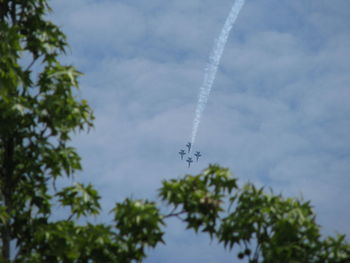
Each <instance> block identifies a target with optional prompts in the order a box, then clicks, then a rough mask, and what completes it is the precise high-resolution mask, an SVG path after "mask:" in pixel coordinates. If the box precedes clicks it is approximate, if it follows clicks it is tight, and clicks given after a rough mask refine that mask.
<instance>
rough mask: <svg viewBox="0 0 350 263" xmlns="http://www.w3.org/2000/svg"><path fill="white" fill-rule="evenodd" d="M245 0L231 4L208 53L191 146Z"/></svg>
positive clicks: (237, 0)
mask: <svg viewBox="0 0 350 263" xmlns="http://www.w3.org/2000/svg"><path fill="white" fill-rule="evenodd" d="M244 2H245V0H236V1H235V3H234V4H233V6H232V9H231V11H230V14H229V15H228V17H227V19H226V22H225V25H224V27H223V28H222V30H221V33H220V36H219V38H218V39H216V40H215V43H214V47H213V49H212V51H211V53H210V56H209V61H208V63H207V66H206V67H205V74H204V80H203V83H202V86H201V87H200V91H199V97H198V104H197V108H196V112H195V116H194V120H193V128H192V137H191V145H192V147H193V145H194V142H195V140H196V136H197V132H198V126H199V123H200V122H201V117H202V113H203V111H204V108H205V105H206V104H207V102H208V98H209V94H210V91H211V88H212V86H213V83H214V80H215V76H216V72H217V71H218V66H219V63H220V59H221V56H222V53H223V52H224V48H225V45H226V42H227V38H228V36H229V34H230V31H231V29H232V26H233V24H234V23H235V21H236V19H237V17H238V14H239V12H240V11H241V9H242V7H243V5H244Z"/></svg>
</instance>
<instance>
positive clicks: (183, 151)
mask: <svg viewBox="0 0 350 263" xmlns="http://www.w3.org/2000/svg"><path fill="white" fill-rule="evenodd" d="M179 154H180V155H181V160H183V158H184V155H185V154H186V153H185V150H181V151H179Z"/></svg>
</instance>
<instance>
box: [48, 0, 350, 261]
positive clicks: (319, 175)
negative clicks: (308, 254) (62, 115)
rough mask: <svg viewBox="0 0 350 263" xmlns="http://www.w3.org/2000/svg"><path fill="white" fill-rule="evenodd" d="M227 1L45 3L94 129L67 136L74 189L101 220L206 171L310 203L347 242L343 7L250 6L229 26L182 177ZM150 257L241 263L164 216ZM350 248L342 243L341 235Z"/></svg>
mask: <svg viewBox="0 0 350 263" xmlns="http://www.w3.org/2000/svg"><path fill="white" fill-rule="evenodd" d="M233 2H234V1H233V0H220V1H209V0H168V1H163V0H138V1H136V0H128V1H126V0H119V1H117V0H99V1H93V0H75V1H71V0H60V1H58V0H53V1H51V6H52V7H53V10H54V13H53V14H52V15H51V17H50V18H51V19H52V20H53V21H54V22H55V23H56V24H58V25H60V26H61V28H62V30H63V31H64V32H65V33H66V34H67V36H68V41H69V43H70V51H69V52H68V54H67V56H66V57H65V58H64V61H65V62H66V63H69V64H73V65H75V66H76V67H77V68H78V69H79V70H80V71H82V72H83V73H84V76H83V77H81V79H80V86H81V92H80V96H81V97H82V98H84V99H87V100H88V101H89V103H90V105H91V107H92V108H93V110H94V113H95V116H96V121H95V128H94V129H92V130H91V131H90V132H89V133H82V134H78V135H77V136H75V138H74V141H73V144H74V146H76V147H77V149H78V152H79V153H80V155H81V156H82V158H83V162H82V163H83V167H84V170H83V172H81V173H79V174H78V175H77V176H76V179H75V180H77V181H83V182H91V183H93V184H94V185H95V187H96V188H97V189H98V190H99V192H100V195H101V196H102V205H103V208H104V210H105V211H106V212H104V214H103V215H102V219H100V220H104V221H106V222H108V221H110V220H111V219H112V217H111V215H110V214H108V211H109V210H110V209H111V208H112V207H113V206H114V204H115V202H120V201H122V200H124V199H125V198H126V197H133V198H148V199H151V200H156V198H157V189H159V188H160V186H161V181H162V180H164V179H171V178H178V177H179V176H182V175H184V174H188V173H190V174H197V173H199V172H200V171H202V170H203V169H204V168H206V167H207V166H208V164H210V163H218V164H220V165H222V166H223V167H228V168H230V169H231V171H232V173H233V174H234V175H235V176H236V177H238V178H239V182H240V183H241V184H243V183H246V182H248V181H251V182H253V183H255V184H257V185H261V186H267V187H272V188H273V189H274V191H275V192H276V193H282V194H283V195H285V196H291V197H300V196H301V195H302V196H303V197H304V199H306V200H311V202H312V204H313V206H314V209H315V211H316V213H317V222H318V223H319V224H320V225H321V226H322V232H323V233H324V234H326V235H334V234H335V233H346V234H347V235H348V236H350V227H349V224H348V221H349V218H350V210H349V209H348V207H349V203H350V194H349V189H350V179H349V176H350V174H349V173H350V118H349V114H350V103H349V99H350V88H349V82H350V60H349V55H350V54H349V46H350V31H349V27H350V1H348V0H332V1H328V0H308V1H304V0H294V1H287V0H265V1H259V0H247V1H246V4H245V6H244V7H243V9H242V11H241V13H240V15H239V17H238V19H237V21H236V24H235V25H234V27H233V30H232V31H231V34H230V37H229V39H228V42H227V45H226V48H225V51H224V53H223V56H222V60H221V64H220V66H219V70H218V74H217V77H216V81H215V83H214V86H213V88H212V93H211V95H210V98H209V102H208V105H207V107H206V109H205V111H204V114H203V117H202V122H201V124H200V127H199V131H198V136H197V140H196V149H195V150H200V151H201V152H202V154H203V156H202V158H201V159H200V161H199V162H198V163H194V165H193V166H192V167H191V168H190V169H188V168H187V166H186V163H184V162H183V161H181V160H180V156H179V155H178V151H179V150H180V149H182V148H184V147H185V144H186V143H187V142H188V141H189V139H190V136H191V130H192V121H193V117H194V111H195V107H196V103H197V99H198V92H199V88H200V85H201V84H202V81H203V74H204V68H205V65H206V63H207V59H208V55H209V53H210V51H211V48H212V46H213V43H214V39H215V38H216V37H218V35H219V33H220V31H221V28H222V26H223V24H224V22H225V20H226V17H227V15H228V12H229V10H230V9H231V6H232V4H233ZM166 232H167V234H166V236H165V241H166V243H167V245H166V246H163V245H160V246H159V247H157V248H156V249H155V250H150V251H149V257H148V259H147V260H146V262H164V263H173V262H174V263H175V262H183V263H187V262H203V263H209V262H236V260H235V254H234V253H232V252H229V251H225V250H224V249H223V248H222V247H221V246H218V245H217V244H216V243H215V242H210V240H209V239H208V238H207V237H206V236H204V235H196V234H194V233H192V232H191V231H186V230H185V226H184V225H183V224H182V223H180V222H177V221H176V220H171V221H169V222H168V226H167V228H166ZM348 240H349V238H348Z"/></svg>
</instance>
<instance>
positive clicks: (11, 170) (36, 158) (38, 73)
mask: <svg viewBox="0 0 350 263" xmlns="http://www.w3.org/2000/svg"><path fill="white" fill-rule="evenodd" d="M50 11H51V10H50V7H49V5H48V3H47V1H46V0H26V1H21V0H0V40H1V41H0V244H1V256H0V262H33V263H34V262H132V261H142V260H143V259H144V258H145V257H146V251H147V250H146V248H149V247H151V248H154V247H156V246H157V245H159V244H160V243H164V241H163V235H164V231H165V230H166V220H167V219H168V218H170V217H176V218H179V220H181V221H183V222H184V224H185V225H186V226H187V228H188V229H192V230H194V231H196V232H202V233H204V234H208V235H209V236H210V237H211V238H212V239H213V240H217V241H218V242H219V243H221V244H222V245H223V246H224V247H226V248H227V249H232V248H234V247H238V248H239V249H240V252H239V254H238V255H237V257H238V258H240V259H243V258H246V259H247V260H248V261H249V262H251V263H253V262H255V263H258V262H269V263H271V262H272V263H273V262H276V263H277V262H314V263H316V262H319V263H321V262H322V263H327V262H329V263H337V262H338V263H340V262H343V263H345V262H350V246H349V244H348V243H347V241H346V239H345V236H344V235H338V236H336V237H326V238H323V237H322V236H321V233H320V226H319V225H318V224H317V223H316V221H315V217H316V216H315V214H314V211H313V209H312V207H311V205H310V202H308V201H304V200H301V199H296V198H285V197H283V196H282V195H276V194H274V193H273V192H272V191H270V192H267V191H265V190H264V189H263V188H257V187H255V186H254V185H253V184H251V183H247V184H244V185H243V186H239V185H238V182H237V178H236V177H234V176H232V175H231V173H230V172H229V170H228V169H225V168H222V167H220V166H217V165H211V166H209V167H208V168H207V169H206V170H204V171H203V172H202V173H200V174H198V175H186V176H184V177H182V178H180V179H173V180H165V181H163V182H162V185H161V188H160V189H159V199H160V200H161V201H162V202H163V203H165V204H166V205H167V206H168V207H169V209H170V210H171V212H170V213H164V212H162V211H161V210H160V208H159V206H160V205H159V204H158V203H159V202H160V201H159V200H155V201H149V200H134V199H130V198H128V199H125V201H124V202H121V203H116V205H115V207H114V209H113V210H112V211H111V212H112V215H113V224H110V225H108V224H103V223H100V224H92V223H89V222H90V221H89V218H90V217H91V216H95V215H98V214H99V213H100V212H101V211H100V210H101V209H100V203H99V201H100V196H99V194H98V192H97V191H96V190H95V189H94V188H93V186H92V185H90V184H88V185H85V184H80V183H77V184H74V185H71V186H68V187H61V188H58V187H57V186H56V181H57V180H59V179H61V178H64V177H68V178H69V177H71V176H72V175H73V174H74V173H75V172H76V171H78V170H81V164H80V157H79V155H78V154H77V152H76V150H75V149H74V148H73V147H71V146H70V145H69V142H70V140H71V138H70V136H71V134H72V133H73V132H78V131H82V130H88V129H89V128H90V127H92V125H93V119H94V116H93V113H92V110H91V108H90V107H89V105H88V103H87V102H86V101H85V100H83V99H80V98H79V96H78V95H77V94H78V92H77V89H78V87H79V85H78V77H79V76H80V75H81V73H80V72H79V71H78V70H76V69H75V68H74V67H73V66H71V65H64V64H62V63H61V62H60V59H59V58H60V56H61V55H62V54H64V53H65V51H66V49H67V42H66V37H65V35H64V34H63V32H62V31H61V30H60V28H59V27H57V26H56V25H54V24H53V23H52V22H50V21H49V20H47V14H48V13H49V12H50ZM57 204H59V205H60V206H61V207H65V208H67V209H68V210H69V211H70V212H69V214H67V217H66V218H65V219H60V220H57V219H55V217H53V216H52V215H53V213H54V210H55V207H56V205H57ZM79 218H84V219H85V222H86V223H84V224H82V223H81V224H79V223H78V220H77V219H79Z"/></svg>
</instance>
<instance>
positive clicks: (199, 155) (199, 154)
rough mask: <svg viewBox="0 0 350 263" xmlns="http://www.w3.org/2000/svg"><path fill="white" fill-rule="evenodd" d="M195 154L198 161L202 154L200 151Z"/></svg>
mask: <svg viewBox="0 0 350 263" xmlns="http://www.w3.org/2000/svg"><path fill="white" fill-rule="evenodd" d="M194 156H196V158H197V162H198V159H199V157H201V156H202V155H201V153H200V152H196V153H195V154H194Z"/></svg>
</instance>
